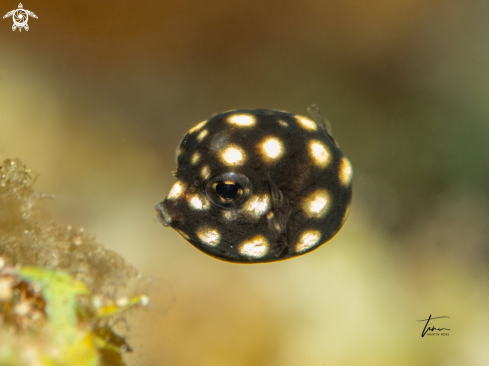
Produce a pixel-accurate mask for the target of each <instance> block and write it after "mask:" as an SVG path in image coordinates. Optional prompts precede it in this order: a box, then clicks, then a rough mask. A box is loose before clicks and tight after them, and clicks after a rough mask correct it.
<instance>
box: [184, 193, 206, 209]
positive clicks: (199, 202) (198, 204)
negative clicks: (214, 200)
mask: <svg viewBox="0 0 489 366" xmlns="http://www.w3.org/2000/svg"><path fill="white" fill-rule="evenodd" d="M188 203H189V205H190V207H192V208H193V209H195V210H207V209H208V208H209V201H207V199H204V198H202V197H201V196H200V195H197V194H194V195H191V196H190V199H189V200H188Z"/></svg>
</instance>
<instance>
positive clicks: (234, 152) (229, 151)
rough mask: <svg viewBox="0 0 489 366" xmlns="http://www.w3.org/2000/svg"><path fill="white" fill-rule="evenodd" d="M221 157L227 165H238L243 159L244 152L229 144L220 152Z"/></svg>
mask: <svg viewBox="0 0 489 366" xmlns="http://www.w3.org/2000/svg"><path fill="white" fill-rule="evenodd" d="M221 159H222V160H223V161H224V163H226V164H228V165H240V164H241V163H242V162H243V161H244V160H245V156H244V152H243V150H242V149H241V148H239V147H237V146H229V147H227V148H226V149H225V150H224V151H223V152H222V153H221Z"/></svg>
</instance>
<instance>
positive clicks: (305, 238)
mask: <svg viewBox="0 0 489 366" xmlns="http://www.w3.org/2000/svg"><path fill="white" fill-rule="evenodd" d="M320 238H321V233H320V232H319V231H318V230H307V231H304V232H303V233H302V235H301V236H300V238H299V241H298V242H297V245H296V246H295V251H296V252H298V253H300V252H304V251H306V250H308V249H310V248H312V247H313V246H315V245H316V244H317V243H318V241H319V239H320Z"/></svg>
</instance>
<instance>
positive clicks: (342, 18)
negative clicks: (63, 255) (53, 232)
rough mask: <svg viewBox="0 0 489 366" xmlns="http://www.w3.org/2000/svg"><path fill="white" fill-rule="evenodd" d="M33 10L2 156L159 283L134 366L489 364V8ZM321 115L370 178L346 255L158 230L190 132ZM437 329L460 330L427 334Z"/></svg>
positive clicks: (8, 48)
mask: <svg viewBox="0 0 489 366" xmlns="http://www.w3.org/2000/svg"><path fill="white" fill-rule="evenodd" d="M17 5H18V4H17V3H16V2H14V1H2V2H1V4H0V8H1V9H0V13H1V14H0V15H3V14H4V13H7V12H8V11H10V10H12V9H16V8H17ZM23 5H24V8H26V9H28V10H31V11H33V12H34V13H35V14H37V16H38V17H39V19H33V18H30V19H29V26H30V30H29V31H28V32H25V31H22V32H18V31H15V32H12V30H11V26H12V20H11V19H10V18H9V19H3V20H1V21H0V158H1V159H2V160H3V159H4V158H7V157H9V158H14V157H19V158H21V159H22V160H23V161H24V162H25V163H26V164H27V165H28V167H30V168H32V169H34V170H36V171H38V172H40V173H41V176H40V178H39V180H38V183H37V189H38V190H40V191H44V192H46V193H50V194H54V195H55V196H56V200H54V202H53V203H52V204H51V211H52V212H53V215H54V217H55V218H56V219H57V220H58V221H59V222H62V223H66V224H71V225H75V226H82V227H85V228H86V230H87V231H89V232H92V233H94V234H96V235H97V238H98V239H97V240H98V242H100V243H102V244H104V245H105V246H106V247H107V248H110V249H112V250H114V251H117V252H118V253H119V254H121V255H122V256H123V257H124V258H125V259H126V260H127V261H128V262H130V263H132V264H133V265H135V266H136V267H137V268H138V269H139V270H141V271H142V272H143V273H145V274H146V275H147V276H150V277H152V278H153V279H154V281H153V283H155V284H157V285H154V286H153V288H151V289H150V290H151V292H152V295H151V296H152V298H153V300H154V302H155V304H157V306H156V307H155V308H154V309H152V310H147V311H143V312H139V313H137V314H136V312H135V314H134V319H133V320H132V322H131V323H132V328H131V332H130V333H129V336H128V340H129V342H130V343H131V345H132V346H133V348H134V349H135V352H134V354H133V356H131V359H130V361H131V364H132V365H140V366H142V365H155V366H159V365H163V366H164V365H170V366H173V365H175V366H180V365H182V366H183V365H191V366H201V365H202V366H207V365H209V366H210V365H212V366H219V365H236V366H241V365H243V366H244V365H258V366H260V365H273V366H275V365H280V366H296V365H308V366H316V365H318V366H319V365H339V366H343V365H344V366H346V365H387V364H390V365H392V364H395V365H431V366H434V365H487V364H489V348H488V347H487V345H488V344H489V266H488V264H489V240H488V238H489V196H488V194H489V186H488V182H489V152H488V150H489V149H488V140H489V103H488V95H489V47H488V44H489V3H488V2H487V1H482V0H480V1H479V0H443V1H441V0H397V1H388V0H368V1H367V0H357V1H339V0H335V1H321V0H301V1H297V0H295V1H292V0H282V1H258V0H246V1H245V0H212V1H202V0H193V1H174V0H163V1H150V0H143V1H139V2H133V1H125V0H123V1H103V2H100V1H93V0H86V1H83V2H81V1H72V0H68V1H63V2H60V1H43V2H39V1H30V2H24V3H23ZM312 103H316V104H318V105H319V106H320V107H321V110H322V113H323V114H324V115H325V116H326V117H327V118H328V119H329V120H330V121H331V123H332V126H333V133H334V136H335V138H336V139H337V140H338V141H339V143H340V145H341V147H342V149H343V151H344V152H345V153H346V155H347V156H348V157H349V158H350V160H351V161H352V164H353V168H354V173H355V175H354V181H353V185H354V190H353V195H354V196H353V206H352V209H351V211H350V217H349V219H348V221H347V222H346V225H345V227H344V228H343V229H342V231H341V232H340V233H339V234H338V235H337V236H336V237H335V238H334V239H333V240H332V241H331V242H329V243H328V244H327V245H325V246H323V247H321V248H320V249H318V250H317V251H315V252H313V253H311V254H308V255H306V256H304V257H300V258H296V259H293V260H289V261H285V262H280V263H275V264H264V265H263V264H262V265H237V264H228V263H224V262H221V261H217V260H215V259H213V258H211V257H208V256H206V255H204V254H202V253H200V252H198V251H197V250H196V249H194V248H193V247H192V246H191V245H190V244H188V243H187V242H186V241H185V240H184V239H183V238H181V237H180V236H179V235H178V234H176V233H175V232H173V231H172V230H171V229H168V228H164V227H163V226H161V225H160V224H159V223H158V222H157V221H156V217H155V212H154V209H153V207H154V204H155V203H157V202H159V201H161V200H162V199H163V198H164V197H165V195H166V194H167V192H168V190H169V188H170V187H171V185H172V183H173V181H174V178H172V176H171V174H170V172H171V171H172V170H174V169H175V162H174V151H175V149H176V146H177V144H178V142H179V140H180V138H181V137H182V136H183V134H184V133H185V132H186V131H187V130H188V129H189V128H190V127H191V126H193V125H194V124H196V123H198V122H200V121H201V120H203V119H206V118H208V117H210V116H211V115H212V114H214V113H219V112H222V111H226V110H230V109H237V108H260V107H262V108H271V109H280V110H288V111H290V112H294V113H298V114H305V113H306V110H305V109H306V107H307V106H308V105H310V104H312ZM429 314H432V315H433V316H442V315H443V316H450V319H446V320H443V321H441V320H440V322H436V323H433V325H439V326H443V327H447V328H450V329H451V331H450V336H448V337H442V336H439V337H424V338H421V331H422V327H423V324H422V323H419V322H416V320H418V319H425V318H427V317H428V315H429Z"/></svg>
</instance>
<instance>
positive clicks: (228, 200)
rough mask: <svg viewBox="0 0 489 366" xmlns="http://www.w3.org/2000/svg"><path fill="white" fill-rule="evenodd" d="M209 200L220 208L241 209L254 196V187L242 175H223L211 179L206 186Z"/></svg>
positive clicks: (230, 173)
mask: <svg viewBox="0 0 489 366" xmlns="http://www.w3.org/2000/svg"><path fill="white" fill-rule="evenodd" d="M205 191H206V194H207V197H208V198H209V200H210V201H211V202H212V203H213V204H214V205H216V206H217V207H220V208H227V209H234V208H239V207H240V206H241V205H242V204H243V203H244V202H245V201H246V200H247V199H248V198H249V197H250V196H251V194H252V191H253V185H252V184H251V182H250V180H249V179H248V177H246V176H245V175H244V174H240V173H234V172H229V173H223V174H219V175H218V176H215V177H213V178H211V179H210V180H209V181H208V182H207V184H206V185H205Z"/></svg>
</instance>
